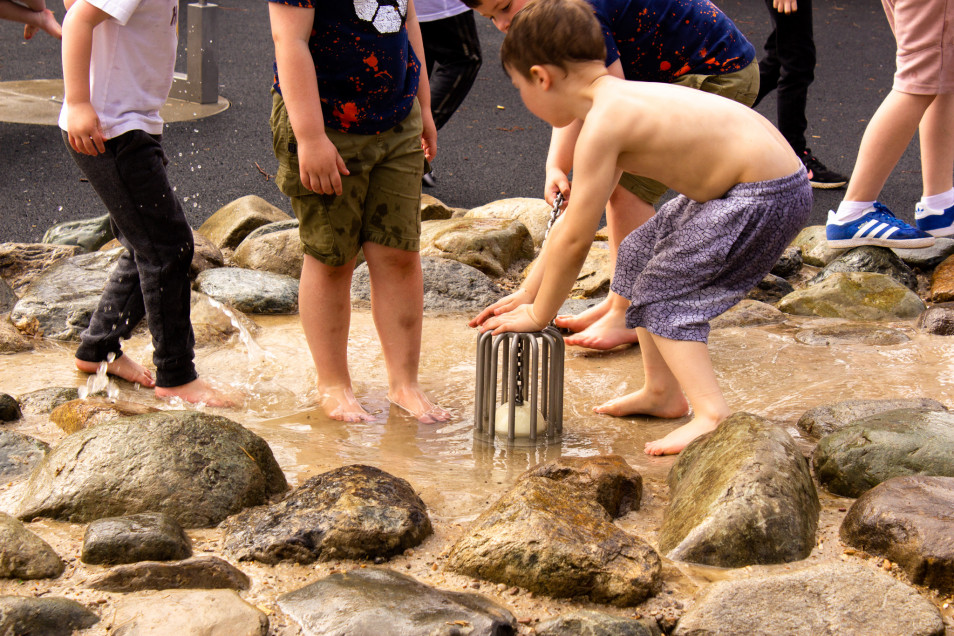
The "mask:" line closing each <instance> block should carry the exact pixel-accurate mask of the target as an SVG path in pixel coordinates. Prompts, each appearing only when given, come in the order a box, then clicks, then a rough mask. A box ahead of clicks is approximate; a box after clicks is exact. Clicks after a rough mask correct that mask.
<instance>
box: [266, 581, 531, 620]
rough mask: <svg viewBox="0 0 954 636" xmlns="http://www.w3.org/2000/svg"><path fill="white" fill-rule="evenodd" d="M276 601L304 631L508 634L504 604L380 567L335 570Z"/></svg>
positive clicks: (508, 614)
mask: <svg viewBox="0 0 954 636" xmlns="http://www.w3.org/2000/svg"><path fill="white" fill-rule="evenodd" d="M278 606H279V607H280V608H281V609H282V611H283V612H285V613H286V614H288V615H289V616H291V617H292V618H293V619H294V620H295V621H296V622H297V623H298V624H299V625H301V628H302V631H303V632H304V633H305V634H307V635H309V636H319V635H320V636H350V635H352V634H368V635H371V634H381V635H384V634H387V635H388V636H418V635H422V634H431V635H434V636H451V635H452V634H461V635H463V634H467V635H468V636H508V635H510V634H516V633H517V630H516V623H517V622H516V620H515V619H514V617H513V615H512V614H511V613H510V612H509V611H507V609H506V608H504V607H501V606H500V605H497V604H496V603H494V602H493V601H490V600H488V599H486V598H484V597H483V596H480V595H478V594H473V593H469V592H450V591H447V590H441V589H437V588H434V587H430V586H428V585H425V584H423V583H420V582H418V581H416V580H415V579H412V578H411V577H409V576H405V575H404V574H399V573H397V572H394V571H393V570H388V569H384V568H364V569H356V570H351V571H350V572H338V573H335V574H331V575H330V576H326V577H324V578H323V579H319V580H318V581H315V582H314V583H312V584H310V585H308V586H306V587H303V588H301V589H298V590H295V591H293V592H288V593H287V594H282V595H281V596H279V597H278Z"/></svg>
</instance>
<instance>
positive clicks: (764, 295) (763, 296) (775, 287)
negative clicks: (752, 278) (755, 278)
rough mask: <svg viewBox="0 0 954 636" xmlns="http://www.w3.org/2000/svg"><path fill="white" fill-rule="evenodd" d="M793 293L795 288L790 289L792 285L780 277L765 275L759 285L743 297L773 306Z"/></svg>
mask: <svg viewBox="0 0 954 636" xmlns="http://www.w3.org/2000/svg"><path fill="white" fill-rule="evenodd" d="M793 291H795V288H794V287H792V284H791V283H789V282H788V281H787V280H785V279H784V278H782V277H781V276H776V275H775V274H766V275H765V277H764V278H763V279H762V280H760V281H759V284H758V285H756V286H755V287H754V288H753V289H752V290H751V291H750V292H749V293H748V294H746V296H745V297H746V298H751V299H752V300H758V301H760V302H763V303H769V304H774V303H777V302H778V301H779V300H781V299H782V298H783V297H784V296H786V295H788V294H791V293H792V292H793Z"/></svg>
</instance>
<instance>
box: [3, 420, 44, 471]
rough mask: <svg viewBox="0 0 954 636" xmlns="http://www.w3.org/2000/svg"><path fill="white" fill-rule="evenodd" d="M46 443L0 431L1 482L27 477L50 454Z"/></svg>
mask: <svg viewBox="0 0 954 636" xmlns="http://www.w3.org/2000/svg"><path fill="white" fill-rule="evenodd" d="M49 450H50V447H49V445H48V444H47V443H46V442H41V441H40V440H38V439H35V438H33V437H30V436H29V435H24V434H23V433H17V432H16V431H0V480H2V481H8V480H10V479H14V478H16V477H20V476H22V475H26V474H27V473H29V472H30V471H31V470H33V468H34V467H35V466H36V465H37V464H38V463H40V461H41V460H42V459H43V457H44V456H45V455H46V454H47V453H48V452H49Z"/></svg>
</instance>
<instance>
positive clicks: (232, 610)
mask: <svg viewBox="0 0 954 636" xmlns="http://www.w3.org/2000/svg"><path fill="white" fill-rule="evenodd" d="M113 625H114V626H115V627H114V629H113V630H112V631H111V632H110V636H169V635H170V634H182V635H186V634H210V635H215V636H217V635H219V634H222V635H225V634H227V635H228V636H266V634H268V617H267V616H266V615H265V614H264V613H263V612H262V611H261V610H259V609H258V608H256V607H255V606H254V605H252V604H250V603H248V602H247V601H244V600H243V599H242V598H241V597H240V596H239V595H238V594H237V593H236V592H235V591H234V590H162V591H161V592H146V593H142V594H136V595H133V596H127V597H124V598H122V599H121V600H119V601H118V602H117V603H116V613H115V615H114V616H113Z"/></svg>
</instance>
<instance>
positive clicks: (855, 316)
mask: <svg viewBox="0 0 954 636" xmlns="http://www.w3.org/2000/svg"><path fill="white" fill-rule="evenodd" d="M777 306H778V308H779V309H780V310H782V311H784V312H785V313H789V314H795V315H798V316H824V317H828V318H848V319H849V320H908V319H911V318H916V317H917V316H918V315H919V314H920V313H921V312H922V311H924V309H925V306H924V302H923V301H922V300H921V299H920V298H918V295H917V294H915V293H914V292H913V291H911V290H910V289H908V288H907V287H905V286H904V285H902V284H901V283H899V282H897V281H896V280H894V279H893V278H891V277H890V276H887V275H885V274H873V273H871V272H850V273H844V272H836V273H834V274H832V275H831V276H829V277H828V278H826V279H825V280H823V281H821V282H820V283H818V284H816V285H812V286H811V287H806V288H804V289H799V290H796V291H794V292H792V293H791V294H789V295H787V296H785V297H784V298H782V299H781V300H780V301H779V302H778V305H777Z"/></svg>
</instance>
